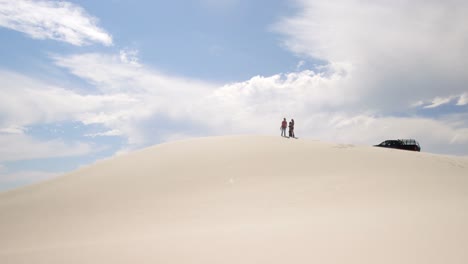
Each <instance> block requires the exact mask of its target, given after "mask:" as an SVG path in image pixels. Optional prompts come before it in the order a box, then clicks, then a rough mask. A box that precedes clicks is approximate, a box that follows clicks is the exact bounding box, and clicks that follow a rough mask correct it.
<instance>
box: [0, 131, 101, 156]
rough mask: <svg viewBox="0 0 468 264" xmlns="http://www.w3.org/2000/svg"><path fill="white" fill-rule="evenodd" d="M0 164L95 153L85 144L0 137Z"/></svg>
mask: <svg viewBox="0 0 468 264" xmlns="http://www.w3.org/2000/svg"><path fill="white" fill-rule="evenodd" d="M0 146H2V147H1V148H0V162H5V161H18V160H31V159H42V158H55V157H71V156H83V155H87V154H89V153H92V152H95V151H96V149H93V147H92V146H91V145H88V144H85V143H79V142H78V143H72V144H67V143H65V142H63V141H62V140H58V139H54V140H48V141H40V140H37V139H34V138H32V137H30V136H28V135H11V134H10V135H9V134H7V135H0Z"/></svg>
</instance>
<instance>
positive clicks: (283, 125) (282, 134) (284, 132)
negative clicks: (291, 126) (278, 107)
mask: <svg viewBox="0 0 468 264" xmlns="http://www.w3.org/2000/svg"><path fill="white" fill-rule="evenodd" d="M287 126H288V122H287V121H286V118H283V122H281V136H282V137H286V127H287Z"/></svg>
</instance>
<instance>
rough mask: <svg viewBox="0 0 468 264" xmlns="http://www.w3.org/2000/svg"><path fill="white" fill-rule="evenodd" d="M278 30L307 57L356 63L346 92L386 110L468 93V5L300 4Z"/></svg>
mask: <svg viewBox="0 0 468 264" xmlns="http://www.w3.org/2000/svg"><path fill="white" fill-rule="evenodd" d="M298 3H299V6H300V9H299V10H301V11H300V12H299V13H298V14H296V15H294V16H292V17H289V18H286V19H283V20H282V21H280V22H279V23H278V24H277V25H276V30H277V31H278V32H281V33H282V34H284V35H285V36H286V39H285V40H284V44H285V46H286V47H287V48H289V49H290V50H291V51H293V52H295V53H297V54H300V55H302V56H308V57H310V58H315V59H317V58H318V59H321V60H324V61H326V62H327V63H344V64H347V65H349V66H350V68H349V69H350V71H349V73H350V75H351V78H350V79H349V82H348V83H347V84H346V85H344V86H343V87H342V90H343V91H350V92H352V93H355V94H359V96H360V97H361V98H362V100H361V104H360V105H361V106H363V108H372V109H374V110H376V111H377V110H378V111H379V112H381V113H385V112H392V111H395V110H397V109H405V108H406V107H408V106H410V105H412V104H414V103H415V102H417V101H420V100H422V101H424V102H428V101H429V102H430V101H433V100H434V98H436V97H439V98H447V97H451V96H461V95H462V94H463V93H464V92H466V90H467V86H466V83H467V81H468V68H467V67H466V60H467V59H468V45H467V44H468V17H467V16H466V15H465V14H466V13H467V11H468V2H464V1H458V0H449V1H424V0H416V1H385V0H377V1H359V0H314V1H311V0H299V1H298Z"/></svg>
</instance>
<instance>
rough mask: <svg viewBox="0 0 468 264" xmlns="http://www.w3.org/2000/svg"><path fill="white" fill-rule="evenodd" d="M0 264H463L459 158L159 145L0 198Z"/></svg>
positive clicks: (348, 148) (265, 140) (284, 144)
mask: <svg viewBox="0 0 468 264" xmlns="http://www.w3.org/2000/svg"><path fill="white" fill-rule="evenodd" d="M0 263H44V264H45V263H47V264H54V263H61V264H62V263H100V264H103V263H113V264H114V263H139V264H141V263H203V264H206V263H269V264H276V263H278V264H279V263H308V264H310V263H320V264H327V263H334V264H339V263H356V264H357V263H359V264H363V263H372V264H376V263H391V264H395V263H412V264H414V263H424V264H428V263H438V264H440V263H450V264H456V263H460V264H461V263H463V264H466V263H468V160H467V159H466V158H461V157H452V156H442V155H433V154H427V153H415V152H409V151H401V150H390V149H382V148H374V147H364V146H353V145H339V144H330V143H323V142H320V141H314V140H304V139H300V140H292V139H285V138H280V137H260V136H236V137H215V138H201V139H193V140H186V141H179V142H174V143H167V144H162V145H158V146H155V147H151V148H148V149H144V150H142V151H138V152H135V153H131V154H128V155H125V156H120V157H117V158H114V159H111V160H107V161H103V162H99V163H98V164H95V165H93V166H90V167H87V168H84V169H81V170H79V171H76V172H74V173H70V174H68V175H65V176H63V177H60V178H58V179H54V180H51V181H48V182H43V183H40V184H36V185H32V186H28V187H25V188H21V189H17V190H13V191H9V192H4V193H1V194H0Z"/></svg>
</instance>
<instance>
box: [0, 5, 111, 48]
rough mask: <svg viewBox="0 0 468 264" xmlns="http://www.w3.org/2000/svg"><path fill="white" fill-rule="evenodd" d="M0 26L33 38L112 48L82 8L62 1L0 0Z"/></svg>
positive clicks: (109, 37) (103, 31)
mask: <svg viewBox="0 0 468 264" xmlns="http://www.w3.org/2000/svg"><path fill="white" fill-rule="evenodd" d="M0 26H2V27H6V28H9V29H12V30H16V31H20V32H23V33H25V34H27V35H29V36H30V37H32V38H35V39H54V40H58V41H63V42H68V43H70V44H73V45H77V46H83V45H88V44H91V43H100V44H103V45H106V46H110V45H112V37H111V36H110V35H109V34H108V33H107V32H106V31H105V30H104V29H102V28H100V27H99V26H98V25H97V19H96V18H95V17H93V16H91V15H89V14H88V13H87V12H86V11H85V10H84V9H83V8H81V7H80V6H78V5H75V4H73V3H70V2H63V1H60V2H59V1H32V0H15V1H10V0H0Z"/></svg>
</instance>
